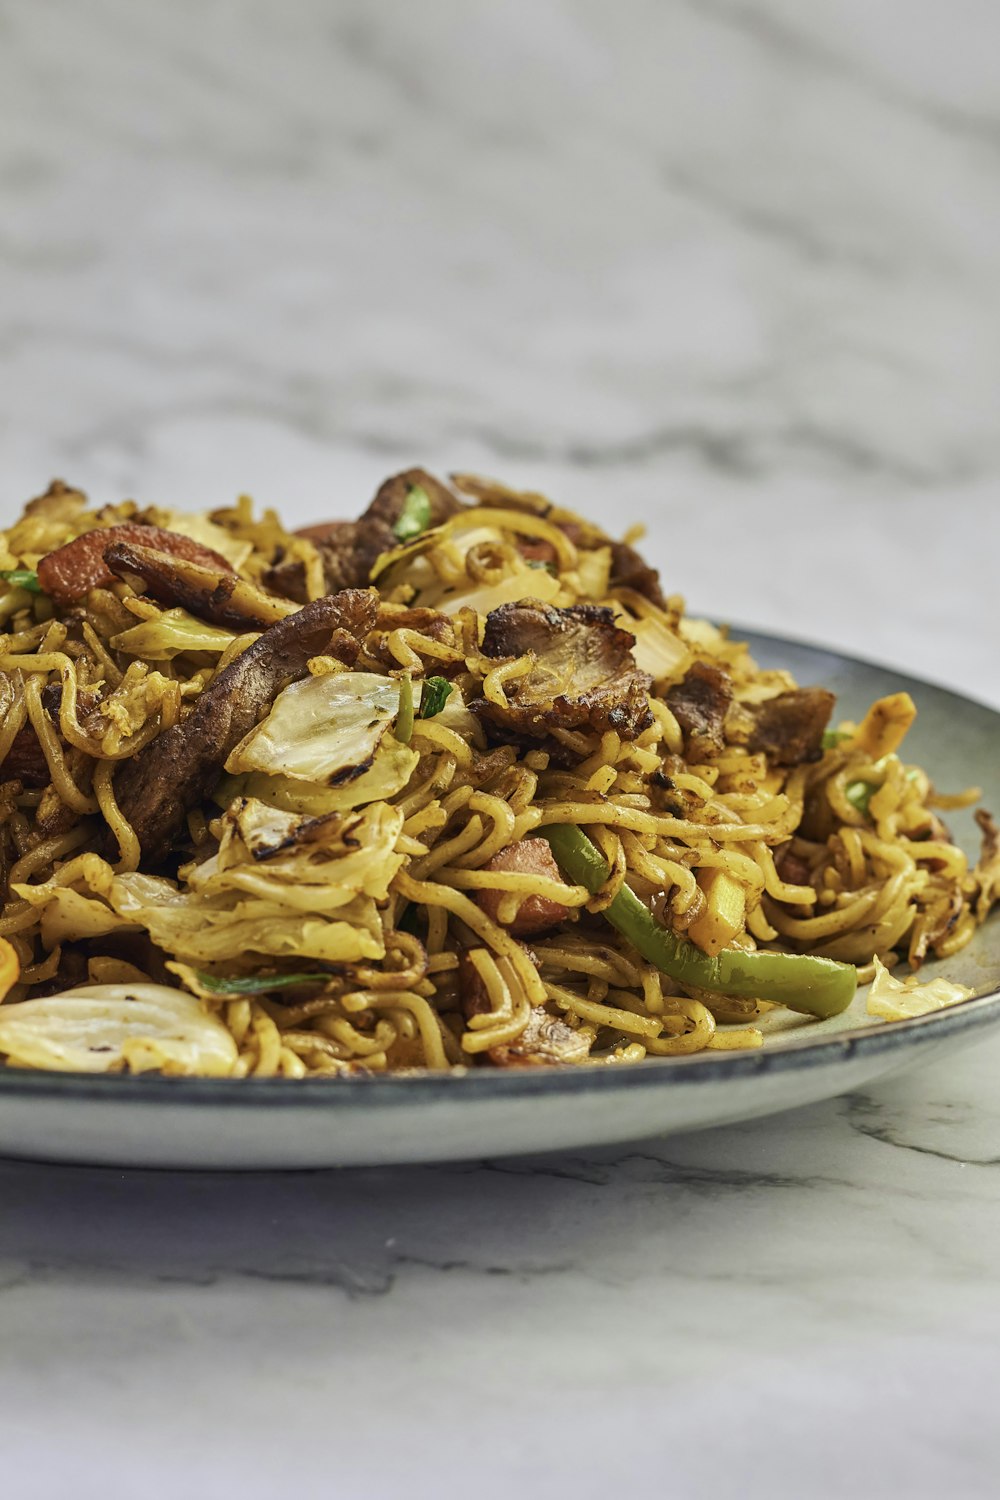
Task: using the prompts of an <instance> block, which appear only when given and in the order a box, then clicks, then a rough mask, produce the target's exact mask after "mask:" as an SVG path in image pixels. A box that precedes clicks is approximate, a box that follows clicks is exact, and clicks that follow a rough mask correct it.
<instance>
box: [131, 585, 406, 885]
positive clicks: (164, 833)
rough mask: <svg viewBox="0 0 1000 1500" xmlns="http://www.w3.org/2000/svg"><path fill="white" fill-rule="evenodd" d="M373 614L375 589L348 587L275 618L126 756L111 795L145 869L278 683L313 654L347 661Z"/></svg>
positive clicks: (301, 669) (298, 671) (295, 674)
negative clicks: (177, 718) (180, 714)
mask: <svg viewBox="0 0 1000 1500" xmlns="http://www.w3.org/2000/svg"><path fill="white" fill-rule="evenodd" d="M377 614H378V596H377V595H376V594H375V592H374V590H367V589H351V590H347V591H345V592H342V593H339V594H328V595H327V596H326V597H325V598H323V599H316V600H314V601H313V603H312V604H307V605H306V607H305V608H304V609H302V610H300V611H299V612H298V613H297V614H294V615H290V616H289V617H288V618H287V619H285V620H279V622H278V623H277V624H276V625H272V626H271V627H270V629H269V630H265V632H264V634H263V635H262V636H261V637H260V639H259V640H257V641H255V642H254V644H253V645H252V646H250V647H248V648H247V650H246V651H244V652H243V653H242V654H241V655H240V656H238V657H237V658H236V660H235V661H233V662H231V663H230V665H229V666H228V667H226V668H225V670H224V671H222V672H220V673H219V675H218V676H217V677H216V678H215V679H214V680H213V681H212V683H211V684H210V685H209V686H208V687H207V688H206V689H205V691H204V692H203V693H202V695H201V697H200V698H199V699H198V701H197V703H196V704H195V707H194V709H193V710H192V712H191V713H190V714H189V715H188V717H187V718H186V719H184V720H182V722H181V723H180V724H175V725H174V726H173V728H171V729H165V730H164V731H163V733H162V734H158V735H157V737H156V739H155V740H153V741H152V742H151V743H150V744H149V745H147V746H146V748H145V750H141V751H140V752H139V754H138V755H136V756H135V757H133V759H131V760H127V761H125V763H124V764H123V766H122V767H121V769H120V771H119V772H118V774H117V776H116V778H115V797H116V799H117V802H118V806H119V807H120V808H121V810H122V813H123V815H124V816H125V818H127V820H128V821H129V823H131V825H132V827H133V828H134V829H135V832H136V835H137V837H138V839H139V843H140V845H141V846H142V855H143V863H144V864H145V865H146V866H147V867H148V866H150V865H156V864H158V863H160V861H162V860H163V859H165V857H166V855H167V854H168V853H169V850H170V844H171V840H172V839H173V837H174V835H175V834H176V833H177V831H178V829H179V828H180V827H181V825H182V824H183V822H184V818H185V816H186V814H187V812H188V810H189V809H190V808H192V807H194V806H195V805H196V804H197V803H198V802H200V801H201V799H202V798H203V797H206V796H208V795H210V793H211V791H212V789H213V787H214V786H215V783H216V781H217V780H218V778H219V775H220V773H221V771H222V767H223V764H224V762H225V760H226V757H227V756H228V755H229V753H230V752H231V751H232V750H234V749H235V747H236V746H237V745H238V744H239V742H240V740H241V739H242V738H243V736H244V735H245V734H249V732H250V730H251V729H253V727H254V725H255V724H257V723H258V721H259V720H260V718H261V717H262V716H263V714H264V713H266V711H267V710H268V709H269V708H270V706H271V704H272V703H273V702H274V699H275V698H276V697H277V695H278V693H279V692H280V691H281V689H282V688H283V687H284V686H285V685H286V684H287V683H289V682H293V681H295V680H296V679H297V678H299V677H302V676H303V675H304V674H305V672H306V667H307V663H308V661H309V659H310V657H313V656H320V655H324V654H326V655H334V656H338V657H339V658H340V659H341V660H342V661H345V662H347V663H348V665H350V664H351V663H352V662H353V661H354V660H355V658H356V657H357V654H358V650H359V646H360V642H361V641H362V640H363V639H364V637H365V635H366V634H367V633H368V631H369V630H370V629H371V628H372V625H373V624H374V622H375V619H376V617H377Z"/></svg>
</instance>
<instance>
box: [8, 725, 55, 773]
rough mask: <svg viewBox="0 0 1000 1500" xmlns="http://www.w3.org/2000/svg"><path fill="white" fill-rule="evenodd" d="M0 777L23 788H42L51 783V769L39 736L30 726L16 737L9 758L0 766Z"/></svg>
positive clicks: (25, 727)
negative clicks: (18, 783) (17, 783)
mask: <svg viewBox="0 0 1000 1500" xmlns="http://www.w3.org/2000/svg"><path fill="white" fill-rule="evenodd" d="M0 776H2V777H3V778H4V780H5V781H19V782H20V783H21V785H22V786H27V787H35V788H37V787H42V786H47V785H48V783H49V767H48V763H47V761H46V759H45V756H44V755H43V754H42V747H41V745H40V744H39V743H38V736H37V735H36V734H35V731H34V730H33V729H32V727H31V725H30V724H25V726H24V728H23V729H19V730H18V731H17V734H15V736H14V740H13V743H12V744H11V747H10V749H9V750H8V752H7V756H6V758H5V760H4V762H3V765H2V766H0Z"/></svg>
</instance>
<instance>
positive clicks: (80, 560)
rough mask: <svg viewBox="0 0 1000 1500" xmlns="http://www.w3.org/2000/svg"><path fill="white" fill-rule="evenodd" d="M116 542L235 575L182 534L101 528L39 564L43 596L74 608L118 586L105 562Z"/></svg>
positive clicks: (133, 524)
mask: <svg viewBox="0 0 1000 1500" xmlns="http://www.w3.org/2000/svg"><path fill="white" fill-rule="evenodd" d="M116 542H138V543H139V544H140V546H144V547H157V548H159V550H160V551H161V552H170V553H172V554H173V556H175V557H187V558H189V559H190V560H191V561H192V562H200V563H203V564H204V565H205V567H208V568H218V569H220V570H221V571H222V572H223V573H231V572H232V571H233V567H232V564H231V563H229V562H227V561H226V559H225V558H224V557H222V556H221V555H220V554H219V553H218V552H214V551H213V550H212V548H211V547H203V546H202V545H201V543H200V542H195V541H192V540H191V538H190V537H189V536H182V535H181V533H180V532H179V531H164V529H163V527H162V526H143V525H141V524H140V523H139V522H138V521H125V522H123V523H122V525H121V526H99V527H96V528H95V529H94V530H93V531H85V532H84V533H83V535H82V536H78V537H74V538H73V540H72V541H71V542H67V543H66V544H65V546H62V547H57V548H56V550H55V552H50V553H49V554H48V556H47V557H43V558H42V560H41V562H40V563H39V564H38V582H39V584H40V585H41V587H42V590H43V592H45V593H46V594H48V595H49V596H50V598H52V599H54V600H55V601H56V603H57V604H62V605H66V604H72V603H73V602H74V601H75V600H77V599H82V598H83V596H84V594H85V593H86V592H87V590H88V589H92V588H98V587H106V586H107V585H108V584H109V583H113V582H114V576H115V575H114V574H113V573H112V571H111V569H110V568H109V567H108V565H107V563H106V562H105V561H104V554H105V552H106V551H107V549H108V548H109V547H112V546H114V545H115V543H116Z"/></svg>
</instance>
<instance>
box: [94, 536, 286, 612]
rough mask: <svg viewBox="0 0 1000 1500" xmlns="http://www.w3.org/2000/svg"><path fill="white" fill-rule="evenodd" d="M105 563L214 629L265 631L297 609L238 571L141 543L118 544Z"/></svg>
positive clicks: (106, 552) (111, 549)
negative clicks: (228, 570)
mask: <svg viewBox="0 0 1000 1500" xmlns="http://www.w3.org/2000/svg"><path fill="white" fill-rule="evenodd" d="M104 561H105V562H106V563H107V565H108V567H109V568H110V569H111V571H112V572H113V573H116V574H117V575H118V577H119V578H124V577H127V576H128V575H130V574H131V575H135V576H138V577H139V578H141V579H142V581H143V585H144V587H145V591H146V593H148V594H151V595H152V597H153V598H154V599H158V600H159V602H160V603H161V604H166V605H179V606H180V607H181V608H182V609H186V610H189V611H190V613H191V614H193V615H197V616H198V618H199V619H200V620H208V621H210V622H211V623H212V624H213V625H227V626H229V627H231V628H232V629H234V630H266V629H267V627H268V626H269V625H273V624H275V622H276V621H277V620H283V619H284V618H285V616H286V615H288V614H291V613H292V611H293V610H294V608H295V606H294V605H293V604H290V603H289V602H288V600H287V599H275V598H272V597H271V596H270V595H268V594H265V593H263V591H262V590H261V589H258V588H255V587H254V585H253V584H252V583H246V582H244V580H243V579H242V578H240V577H238V576H237V574H235V573H231V572H223V571H222V570H221V569H218V568H206V567H204V566H203V565H202V564H201V563H197V562H191V561H190V560H189V559H188V558H184V557H175V556H172V555H171V554H170V553H169V552H160V551H159V550H158V549H157V548H155V547H142V546H139V545H138V543H136V542H115V543H113V544H112V545H111V546H110V547H108V548H107V549H106V551H105V553H104Z"/></svg>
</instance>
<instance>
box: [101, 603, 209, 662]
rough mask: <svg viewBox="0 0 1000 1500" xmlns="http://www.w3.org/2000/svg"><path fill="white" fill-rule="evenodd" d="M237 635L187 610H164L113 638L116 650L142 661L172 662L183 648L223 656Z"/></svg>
mask: <svg viewBox="0 0 1000 1500" xmlns="http://www.w3.org/2000/svg"><path fill="white" fill-rule="evenodd" d="M235 639H236V636H235V634H234V632H233V631H232V630H225V629H223V627H222V626H221V625H206V624H205V621H204V620H198V619H196V618H195V616H194V615H192V614H189V613H188V611H187V610H186V609H165V610H163V612H162V613H161V614H159V615H157V616H156V617H155V618H154V619H151V620H141V621H140V622H139V624H138V625H133V626H131V628H130V629H128V630H123V631H121V633H120V634H119V635H113V636H112V637H111V644H112V646H114V647H115V649H116V650H117V651H127V652H128V654H129V655H130V656H136V657H138V658H139V659H140V660H141V661H172V660H173V659H174V657H175V656H179V655H180V654H181V653H182V652H183V651H212V652H214V653H215V654H216V655H221V653H222V652H223V651H225V649H226V647H227V646H229V645H230V644H231V643H232V642H233V641H234V640H235Z"/></svg>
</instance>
